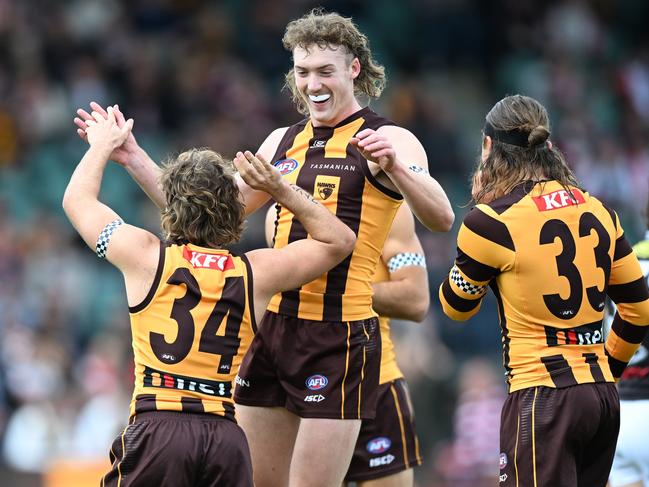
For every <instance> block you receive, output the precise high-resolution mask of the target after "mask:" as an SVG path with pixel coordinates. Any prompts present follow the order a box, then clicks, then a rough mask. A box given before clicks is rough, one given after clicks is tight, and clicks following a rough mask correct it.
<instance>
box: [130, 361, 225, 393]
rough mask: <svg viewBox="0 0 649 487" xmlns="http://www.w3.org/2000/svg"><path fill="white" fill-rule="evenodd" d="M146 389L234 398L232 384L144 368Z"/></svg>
mask: <svg viewBox="0 0 649 487" xmlns="http://www.w3.org/2000/svg"><path fill="white" fill-rule="evenodd" d="M142 385H143V386H144V387H157V388H162V389H177V390H181V391H192V392H200V393H202V394H206V395H208V396H219V397H232V382H230V381H227V382H222V381H214V380H207V379H198V378H196V377H185V376H182V375H177V374H172V373H170V372H162V371H160V370H155V369H152V368H151V367H147V366H145V367H144V380H143V384H142Z"/></svg>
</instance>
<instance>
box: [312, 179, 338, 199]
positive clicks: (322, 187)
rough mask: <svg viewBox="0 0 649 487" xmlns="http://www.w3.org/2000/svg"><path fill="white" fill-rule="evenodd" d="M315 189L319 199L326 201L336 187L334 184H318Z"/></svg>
mask: <svg viewBox="0 0 649 487" xmlns="http://www.w3.org/2000/svg"><path fill="white" fill-rule="evenodd" d="M316 189H317V190H318V194H319V195H320V198H322V199H323V200H326V199H327V198H329V196H331V195H332V194H333V192H334V190H335V189H336V185H335V184H334V183H323V182H319V183H318V184H316Z"/></svg>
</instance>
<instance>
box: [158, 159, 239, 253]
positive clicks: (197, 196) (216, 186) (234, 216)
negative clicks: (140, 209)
mask: <svg viewBox="0 0 649 487" xmlns="http://www.w3.org/2000/svg"><path fill="white" fill-rule="evenodd" d="M234 174H235V169H234V165H233V164H232V161H229V160H226V159H224V158H223V157H222V156H221V155H220V154H217V153H216V152H214V151H212V150H209V149H190V150H188V151H185V152H183V153H181V154H180V155H179V156H178V157H176V158H173V159H171V160H169V161H167V162H166V163H165V164H164V166H163V172H162V175H161V178H160V184H161V186H162V191H163V193H164V196H165V202H166V207H165V209H164V210H162V214H161V226H162V232H163V236H164V238H165V239H166V240H167V241H168V242H170V243H175V244H185V243H193V244H195V245H200V246H202V247H212V248H218V247H222V246H224V245H228V244H231V243H235V242H237V241H238V240H239V238H240V236H241V232H242V231H243V222H244V218H245V211H244V205H243V203H242V201H241V198H240V195H239V188H238V186H237V182H236V181H235V179H234Z"/></svg>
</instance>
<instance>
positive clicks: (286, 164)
mask: <svg viewBox="0 0 649 487" xmlns="http://www.w3.org/2000/svg"><path fill="white" fill-rule="evenodd" d="M298 165H299V164H298V162H297V161H296V160H295V159H280V160H279V161H277V162H275V164H273V166H275V167H276V168H277V170H278V171H279V173H280V174H281V175H282V176H286V175H287V174H291V173H292V172H293V171H295V170H296V169H297V166H298Z"/></svg>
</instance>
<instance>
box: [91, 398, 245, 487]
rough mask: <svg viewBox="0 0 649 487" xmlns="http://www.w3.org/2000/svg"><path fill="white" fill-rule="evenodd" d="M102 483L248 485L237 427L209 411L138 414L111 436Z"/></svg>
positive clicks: (206, 486)
mask: <svg viewBox="0 0 649 487" xmlns="http://www.w3.org/2000/svg"><path fill="white" fill-rule="evenodd" d="M110 461H111V463H112V467H111V470H110V471H109V472H108V473H107V474H106V475H105V476H104V478H103V479H102V481H101V486H102V487H109V486H120V487H150V486H153V485H155V486H156V487H185V486H186V487H199V486H200V487H252V486H253V482H252V462H251V460H250V450H249V449H248V441H247V440H246V436H245V435H244V433H243V430H242V429H241V428H240V427H239V426H238V425H237V424H236V423H235V422H233V421H231V420H229V419H226V418H224V417H222V416H216V415H213V414H191V413H183V412H175V411H150V412H145V413H140V414H138V415H137V416H135V419H134V420H132V421H131V423H130V424H129V425H128V426H127V427H126V428H125V429H124V431H123V432H122V433H121V434H120V435H119V436H118V437H117V438H116V439H115V441H114V442H113V445H112V447H111V449H110Z"/></svg>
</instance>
